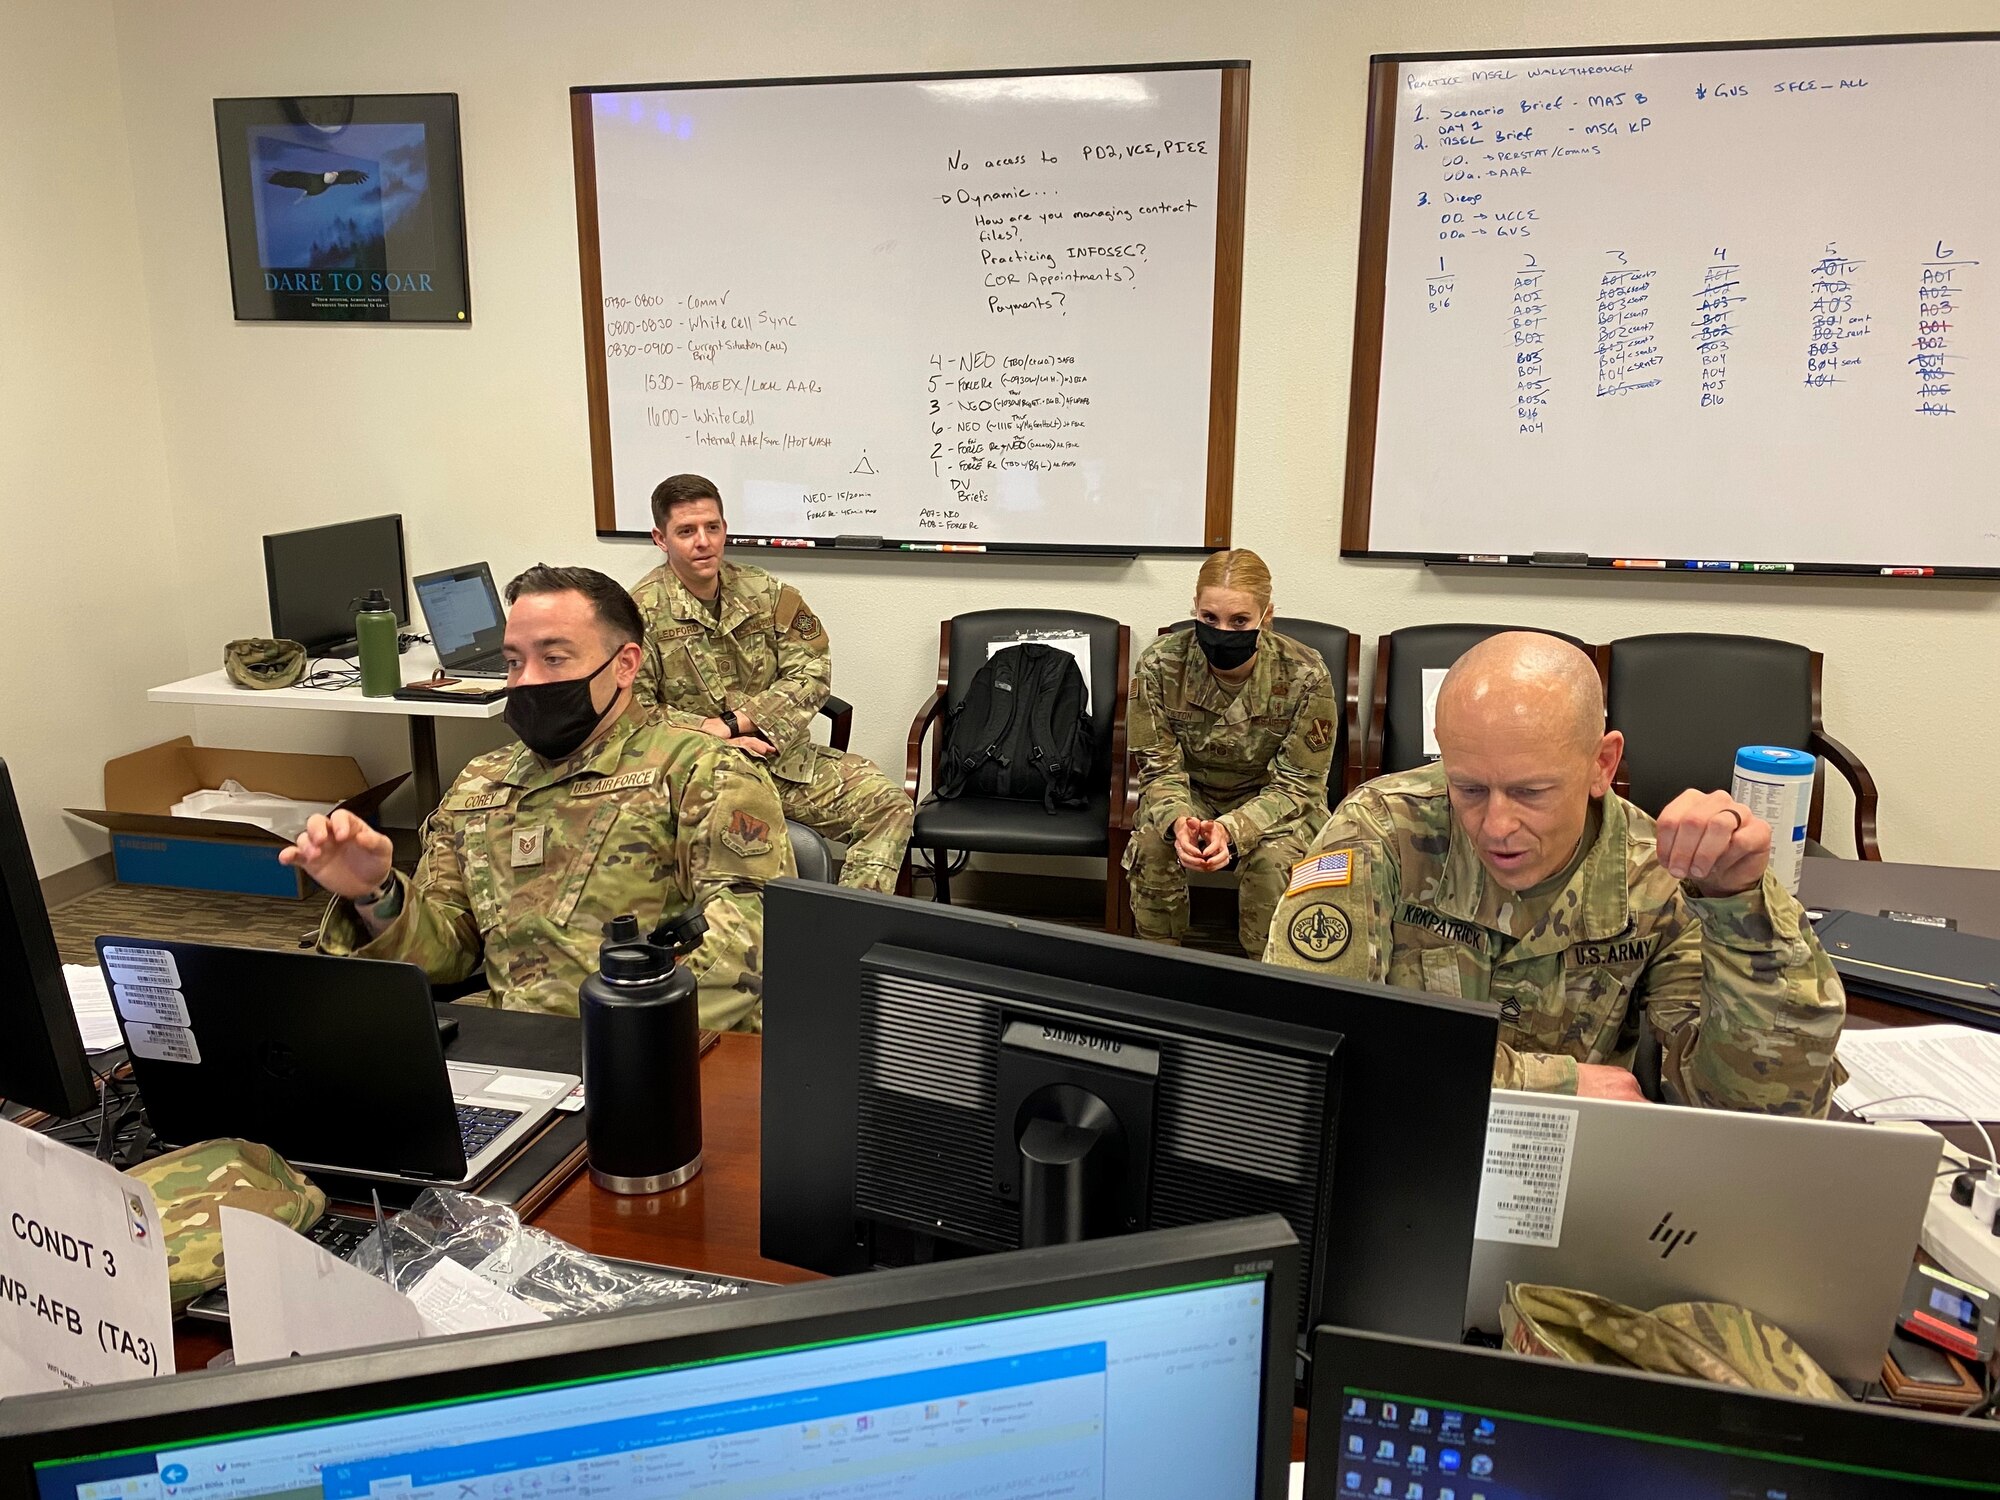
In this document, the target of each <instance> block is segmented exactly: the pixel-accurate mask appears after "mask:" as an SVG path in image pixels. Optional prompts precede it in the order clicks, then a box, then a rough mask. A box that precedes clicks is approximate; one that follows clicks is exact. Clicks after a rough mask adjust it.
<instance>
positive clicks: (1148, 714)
mask: <svg viewBox="0 0 2000 1500" xmlns="http://www.w3.org/2000/svg"><path fill="white" fill-rule="evenodd" d="M1272 614H1273V609H1272V605H1271V574H1270V570H1269V569H1268V568H1266V567H1265V566H1264V563H1263V560H1262V559H1261V558H1259V557H1258V556H1257V554H1256V553H1254V552H1248V551H1243V550H1241V549H1239V550H1236V551H1233V552H1217V553H1215V554H1213V555H1212V556H1211V557H1209V559H1208V560H1207V561H1206V562H1204V563H1203V564H1202V567H1201V573H1200V574H1199V576H1198V577H1197V578H1196V580H1195V598H1194V619H1195V624H1194V628H1193V629H1192V630H1176V631H1172V632H1169V633H1168V634H1166V635H1164V636H1161V637H1160V638H1159V639H1158V640H1156V641H1154V642H1153V644H1152V645H1150V646H1148V647H1147V648H1146V650H1145V652H1144V653H1143V654H1142V655H1141V656H1140V657H1139V665H1138V667H1137V669H1136V670H1135V671H1134V673H1133V687H1132V699H1131V707H1130V710H1129V713H1130V718H1129V721H1128V728H1127V742H1128V743H1129V744H1130V745H1131V747H1132V750H1133V752H1134V753H1135V754H1136V755H1137V757H1138V761H1139V809H1138V813H1137V816H1136V818H1135V826H1134V827H1133V830H1132V840H1131V842H1130V843H1128V844H1127V845H1126V846H1125V868H1126V870H1127V871H1128V872H1129V874H1130V877H1131V886H1132V920H1133V923H1134V925H1135V926H1136V928H1137V929H1138V933H1139V936H1140V937H1142V938H1146V939H1148V940H1149V941H1152V942H1159V943H1178V942H1179V941H1180V940H1181V939H1182V937H1184V936H1185V935H1186V933H1187V925H1188V886H1187V871H1189V870H1223V869H1228V868H1230V867H1231V866H1238V867H1240V869H1241V872H1242V873H1241V879H1240V880H1239V882H1238V888H1237V895H1236V910H1237V929H1238V937H1239V939H1240V940H1241V942H1242V944H1243V951H1244V952H1246V953H1248V954H1250V955H1251V956H1253V957H1255V956H1257V955H1260V954H1262V953H1263V951H1264V942H1265V939H1266V938H1267V937H1268V935H1269V934H1270V931H1271V912H1272V909H1273V908H1275V907H1276V906H1277V904H1278V898H1279V896H1280V895H1281V894H1282V893H1283V891H1284V888H1285V881H1286V878H1287V876H1288V875H1289V873H1290V871H1291V867H1292V865H1293V863H1294V862H1296V861H1297V860H1298V859H1299V858H1300V857H1301V856H1302V855H1303V854H1304V853H1305V851H1306V849H1307V848H1308V846H1310V844H1311V843H1312V839H1313V835H1314V834H1316V833H1318V832H1319V827H1320V824H1322V823H1324V822H1325V821H1326V816H1327V806H1326V773H1327V760H1328V757H1329V756H1330V755H1331V753H1332V748H1333V736H1334V726H1335V721H1334V714H1335V712H1336V709H1335V707H1334V701H1333V683H1332V680H1331V678H1329V677H1328V675H1327V669H1326V664H1325V663H1324V662H1322V661H1321V660H1320V658H1319V653H1318V652H1317V651H1314V650H1312V649H1311V648H1310V647H1307V646H1302V645H1300V644H1299V643H1298V642H1297V641H1294V640H1291V639H1290V638H1288V637H1286V636H1282V635H1279V634H1278V633H1277V632H1276V631H1274V630H1272V629H1270V628H1269V626H1270V623H1271V617H1272Z"/></svg>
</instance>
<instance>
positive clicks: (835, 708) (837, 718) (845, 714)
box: [819, 693, 854, 750]
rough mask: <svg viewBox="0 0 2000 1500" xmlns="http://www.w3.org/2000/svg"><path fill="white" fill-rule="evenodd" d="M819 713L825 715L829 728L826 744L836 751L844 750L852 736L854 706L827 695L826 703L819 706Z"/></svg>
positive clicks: (842, 699) (841, 699)
mask: <svg viewBox="0 0 2000 1500" xmlns="http://www.w3.org/2000/svg"><path fill="white" fill-rule="evenodd" d="M819 711H820V712H821V713H823V714H825V715H826V720H827V723H828V724H829V725H830V726H831V729H830V730H829V732H828V734H827V743H828V744H830V745H832V746H833V748H834V749H836V750H845V749H846V748H847V742H848V740H849V739H850V738H852V737H853V734H854V705H853V704H852V703H849V702H848V701H847V700H846V699H845V698H836V697H834V695H833V694H832V693H828V694H827V695H826V702H824V703H822V704H821V705H820V706H819Z"/></svg>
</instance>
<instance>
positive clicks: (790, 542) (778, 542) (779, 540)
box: [771, 536, 819, 547]
mask: <svg viewBox="0 0 2000 1500" xmlns="http://www.w3.org/2000/svg"><path fill="white" fill-rule="evenodd" d="M771 545H772V546H773V547H817V546H818V545H819V543H818V542H809V541H804V540H802V539H797V538H793V537H785V536H774V537H772V538H771Z"/></svg>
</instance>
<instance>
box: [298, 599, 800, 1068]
mask: <svg viewBox="0 0 2000 1500" xmlns="http://www.w3.org/2000/svg"><path fill="white" fill-rule="evenodd" d="M507 602H508V603H509V604H510V605H512V606H513V609H512V612H511V613H510V615H509V617H508V620H507V635H506V643H505V650H506V654H507V665H508V674H507V682H508V688H509V692H508V696H507V724H508V727H509V728H511V729H512V730H513V731H514V732H515V733H516V734H518V735H519V736H520V737H521V743H520V744H519V745H517V746H515V747H513V748H511V749H506V750H497V751H495V752H494V753H493V754H491V755H485V756H481V757H480V758H479V759H478V760H475V761H473V762H472V763H471V764H470V765H468V766H467V767H466V768H465V770H464V771H463V772H461V773H460V775H459V778H458V780H457V781H456V782H455V783H454V784H453V786H452V789H451V791H450V793H449V794H448V795H447V796H446V797H445V799H444V801H443V802H442V803H440V804H439V806H438V810H437V811H436V812H435V813H433V814H432V815H431V817H430V819H429V821H428V822H427V823H426V824H425V825H424V851H423V858H422V861H421V863H419V864H418V866H417V874H416V879H415V880H414V881H411V880H406V879H405V878H404V877H403V876H402V875H401V874H399V873H397V872H396V871H394V870H393V869H391V868H390V846H389V840H388V839H387V838H385V837H383V836H382V835H381V834H380V833H377V832H376V831H375V830H373V829H371V828H369V827H368V825H367V824H365V823H363V822H362V821H361V820H360V819H359V818H356V817H354V816H353V815H352V814H351V813H347V812H336V813H334V814H333V815H332V816H331V817H330V818H324V817H314V818H312V819H311V820H309V821H308V823H307V825H306V829H305V832H303V833H302V834H300V835H299V839H298V842H297V843H295V844H293V845H292V846H291V848H289V849H287V850H285V851H284V852H283V853H282V854H280V856H279V858H280V859H282V860H284V862H285V863H287V864H295V865H298V866H300V867H301V868H303V869H304V870H305V872H306V873H307V874H308V875H310V876H312V878H313V879H314V880H317V881H318V882H319V883H320V884H321V885H323V886H325V887H326V888H327V889H328V890H330V891H332V892H333V893H334V896H335V898H336V899H335V900H334V902H333V904H332V905H331V906H330V907H329V908H328V910H327V914H326V918H325V921H324V922H323V923H322V925H321V927H320V940H319V941H320V947H321V949H322V950H323V951H325V952H328V953H354V954H359V955H361V956H362V957H366V958H388V959H401V960H404V961H406V962H409V963H414V964H417V965H419V966H420V967H422V968H423V969H424V971H425V972H426V973H428V974H429V975H430V976H431V977H432V978H433V979H436V980H440V981H450V980H455V979H462V978H464V977H465V976H466V975H468V974H470V973H472V972H473V970H474V969H475V968H477V967H478V966H479V964H480V963H481V961H482V960H483V961H484V963H485V966H486V980H487V984H488V985H489V987H490V989H491V991H492V996H493V1000H492V1003H494V1004H496V1005H500V1006H504V1007H506V1008H507V1009H510V1010H539V1011H547V1012H550V1013H554V1014H559V1015H570V1016H573V1015H575V1014H576V1013H577V988H578V986H579V985H581V984H582V983H583V981H584V979H585V977H586V976H587V975H589V974H591V973H593V972H595V971H596V968H597V948H598V942H599V935H600V932H601V930H602V928H603V926H604V924H605V923H606V922H608V921H609V920H610V919H611V918H612V917H615V916H617V915H618V914H619V913H621V912H632V913H635V914H636V915H637V916H638V917H639V919H640V921H641V923H643V924H651V923H652V922H654V921H655V920H657V919H658V918H659V917H660V916H661V915H663V914H664V913H667V912H671V911H678V910H680V909H681V908H683V907H685V906H686V905H688V904H689V903H690V902H693V901H702V902H704V903H706V911H707V915H708V936H707V937H706V938H704V939H703V941H702V944H701V946H700V948H698V949H697V950H696V951H695V953H694V955H693V956H692V957H691V958H690V959H689V961H688V967H689V968H690V970H691V971H692V972H693V973H694V975H695V978H696V980H697V981H698V983H699V985H700V1009H701V1024H702V1025H704V1026H707V1027H711V1028H715V1029H723V1028H728V1027H735V1028H737V1029H742V1030H756V1029H757V1027H758V1023H759V1019H760V1016H761V1013H762V1001H761V998H760V994H761V981H762V972H763V949H764V899H763V887H764V883H765V882H766V881H767V880H771V879H775V878H776V877H777V876H780V875H791V874H795V873H796V866H795V865H794V864H793V862H792V848H791V843H790V841H789V840H787V839H786V837H785V828H784V813H783V811H782V810H781V809H780V808H779V806H778V797H777V793H776V792H775V790H774V789H773V788H772V786H771V782H770V779H769V778H768V777H767V776H766V775H765V774H764V772H763V769H762V768H761V767H760V766H758V765H757V764H756V762H755V761H754V760H752V759H751V758H750V757H749V756H747V755H744V754H743V753H742V752H741V751H739V750H733V749H731V748H729V747H728V746H726V745H724V744H722V743H721V742H720V741H717V740H714V739H711V738H709V737H708V736H706V735H701V734H694V733H691V732H689V731H688V730H685V729H680V728H676V727H674V726H672V725H670V724H667V723H664V722H663V721H662V720H661V718H660V716H659V715H658V713H657V712H655V711H654V710H652V709H648V708H644V707H641V706H640V705H638V704H637V703H635V702H634V701H633V697H632V683H633V681H634V679H635V678H636V677H637V676H638V673H639V665H640V659H641V656H642V654H643V653H642V649H641V646H640V642H641V641H642V640H643V639H644V636H645V627H644V624H643V623H642V621H641V620H640V618H639V610H638V607H637V606H636V605H635V604H633V602H632V598H631V596H630V595H629V594H627V593H626V592H625V590H624V589H623V588H621V587H620V586H619V585H618V584H617V583H616V582H614V581H613V580H612V579H610V578H607V577H605V576H604V575H603V574H602V573H599V572H596V571H594V570H593V569H590V568H547V567H535V568H530V569H529V570H528V571H527V572H525V573H523V574H522V575H521V576H520V577H519V578H516V579H515V580H514V581H513V582H512V583H510V584H509V585H508V586H507ZM607 653H609V654H608V655H607Z"/></svg>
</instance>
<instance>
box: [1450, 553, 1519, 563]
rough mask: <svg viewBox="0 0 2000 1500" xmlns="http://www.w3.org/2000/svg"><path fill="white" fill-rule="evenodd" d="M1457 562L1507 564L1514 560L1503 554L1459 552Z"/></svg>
mask: <svg viewBox="0 0 2000 1500" xmlns="http://www.w3.org/2000/svg"><path fill="white" fill-rule="evenodd" d="M1458 560H1459V561H1460V562H1462V563H1508V562H1512V561H1513V560H1514V559H1513V558H1512V557H1510V556H1508V555H1507V554H1506V553H1505V552H1461V553H1459V555H1458Z"/></svg>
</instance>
